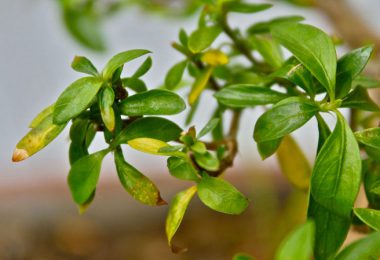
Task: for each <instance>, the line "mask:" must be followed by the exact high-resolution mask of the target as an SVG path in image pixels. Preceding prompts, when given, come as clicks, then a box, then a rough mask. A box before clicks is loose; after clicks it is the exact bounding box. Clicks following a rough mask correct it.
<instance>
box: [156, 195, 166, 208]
mask: <svg viewBox="0 0 380 260" xmlns="http://www.w3.org/2000/svg"><path fill="white" fill-rule="evenodd" d="M156 205H157V206H163V205H168V203H167V202H166V201H165V200H163V199H162V198H161V197H159V198H158V200H157V204H156Z"/></svg>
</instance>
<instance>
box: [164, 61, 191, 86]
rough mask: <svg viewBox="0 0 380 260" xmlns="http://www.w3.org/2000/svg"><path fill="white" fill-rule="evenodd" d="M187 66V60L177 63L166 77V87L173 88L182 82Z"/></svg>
mask: <svg viewBox="0 0 380 260" xmlns="http://www.w3.org/2000/svg"><path fill="white" fill-rule="evenodd" d="M186 67H187V60H184V61H181V62H179V63H177V64H175V65H174V66H173V67H172V68H171V69H170V70H169V72H168V73H167V74H166V77H165V87H166V88H167V89H170V90H173V89H175V88H176V87H177V86H178V84H179V83H180V82H181V80H182V77H183V73H184V72H185V69H186Z"/></svg>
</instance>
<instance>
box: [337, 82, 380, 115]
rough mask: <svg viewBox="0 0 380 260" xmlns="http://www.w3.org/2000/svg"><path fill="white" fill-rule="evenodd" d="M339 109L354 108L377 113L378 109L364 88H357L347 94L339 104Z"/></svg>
mask: <svg viewBox="0 0 380 260" xmlns="http://www.w3.org/2000/svg"><path fill="white" fill-rule="evenodd" d="M341 107H349V108H356V109H360V110H367V111H379V110H380V109H379V107H378V106H377V105H376V104H375V103H374V102H373V101H372V99H371V98H370V96H369V95H368V91H367V89H365V88H362V87H357V88H355V89H354V90H353V91H351V93H350V94H348V95H347V96H346V97H345V98H344V99H343V102H342V104H341Z"/></svg>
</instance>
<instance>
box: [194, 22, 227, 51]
mask: <svg viewBox="0 0 380 260" xmlns="http://www.w3.org/2000/svg"><path fill="white" fill-rule="evenodd" d="M221 32H222V29H221V28H220V27H219V26H216V25H215V26H208V27H201V28H199V29H198V30H196V31H194V32H193V33H192V34H191V35H190V37H189V42H188V47H189V49H190V51H192V52H193V53H199V52H201V51H203V50H204V49H206V48H208V47H210V45H211V44H212V43H213V42H214V41H215V39H216V38H217V37H218V36H219V34H220V33H221Z"/></svg>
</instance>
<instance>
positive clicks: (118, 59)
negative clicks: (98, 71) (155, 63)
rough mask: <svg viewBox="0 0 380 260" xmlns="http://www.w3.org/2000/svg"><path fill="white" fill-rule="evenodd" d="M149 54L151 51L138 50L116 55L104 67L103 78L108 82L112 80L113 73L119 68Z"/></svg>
mask: <svg viewBox="0 0 380 260" xmlns="http://www.w3.org/2000/svg"><path fill="white" fill-rule="evenodd" d="M148 53H150V51H147V50H139V49H136V50H129V51H125V52H121V53H119V54H116V55H115V56H113V57H112V58H111V59H110V60H109V61H108V63H107V65H106V66H105V67H104V69H103V78H104V79H106V80H109V79H112V76H113V73H114V72H115V71H116V70H117V69H118V68H119V67H121V66H123V65H124V64H125V63H127V62H129V61H132V60H134V59H137V58H139V57H141V56H143V55H146V54H148Z"/></svg>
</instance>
